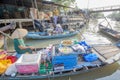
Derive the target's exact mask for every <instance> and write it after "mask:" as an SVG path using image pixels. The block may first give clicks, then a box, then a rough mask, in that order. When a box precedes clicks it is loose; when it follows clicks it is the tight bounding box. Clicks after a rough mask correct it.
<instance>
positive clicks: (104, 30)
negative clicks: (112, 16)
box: [99, 24, 120, 40]
mask: <svg viewBox="0 0 120 80" xmlns="http://www.w3.org/2000/svg"><path fill="white" fill-rule="evenodd" d="M99 30H100V31H101V32H102V33H104V34H106V35H108V36H110V37H111V38H114V39H116V40H119V39H120V32H117V31H115V30H113V29H110V28H107V27H105V26H103V25H101V24H100V25H99Z"/></svg>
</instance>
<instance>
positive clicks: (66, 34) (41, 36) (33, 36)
mask: <svg viewBox="0 0 120 80" xmlns="http://www.w3.org/2000/svg"><path fill="white" fill-rule="evenodd" d="M78 33H79V31H74V32H69V31H65V32H63V33H61V34H53V35H48V34H46V32H29V33H28V34H27V35H26V39H38V40H39V39H54V38H65V37H71V36H74V35H77V34H78Z"/></svg>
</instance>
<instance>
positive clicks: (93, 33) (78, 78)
mask: <svg viewBox="0 0 120 80" xmlns="http://www.w3.org/2000/svg"><path fill="white" fill-rule="evenodd" d="M96 25H97V24H89V28H88V29H87V30H83V32H82V35H81V33H79V34H78V35H76V36H73V37H68V38H61V39H50V40H25V42H26V43H27V44H29V45H32V46H34V47H46V46H48V45H49V44H58V43H60V42H61V41H62V40H64V39H78V40H80V39H86V40H88V42H89V43H92V42H94V43H95V42H98V43H103V42H101V41H102V40H104V42H106V43H110V41H111V40H110V39H109V38H107V39H106V38H105V37H106V36H104V35H102V36H101V34H99V33H97V26H96ZM117 26H118V25H117ZM117 29H118V27H117ZM119 30H120V28H119ZM83 36H84V37H83ZM108 39H109V40H108ZM94 40H96V41H94ZM8 43H9V44H8V48H9V49H14V48H13V42H12V41H10V40H9V42H8ZM117 69H119V64H118V63H114V64H112V65H109V66H106V67H103V68H102V69H97V70H93V71H90V72H86V73H82V74H79V75H74V76H66V77H60V78H51V79H50V80H95V79H98V78H100V77H105V76H108V75H111V74H112V73H114V72H115V71H116V70H117ZM43 80H46V79H43ZM48 80H49V79H48ZM109 80H110V79H109Z"/></svg>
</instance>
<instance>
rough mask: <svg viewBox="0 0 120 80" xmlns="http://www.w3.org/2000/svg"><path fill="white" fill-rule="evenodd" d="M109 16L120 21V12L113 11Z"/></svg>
mask: <svg viewBox="0 0 120 80" xmlns="http://www.w3.org/2000/svg"><path fill="white" fill-rule="evenodd" d="M107 17H109V18H110V19H112V20H116V21H120V12H117V11H116V12H113V13H112V14H110V15H108V16H107Z"/></svg>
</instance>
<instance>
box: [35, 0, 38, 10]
mask: <svg viewBox="0 0 120 80" xmlns="http://www.w3.org/2000/svg"><path fill="white" fill-rule="evenodd" d="M35 8H36V9H38V6H37V1H36V0H35Z"/></svg>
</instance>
